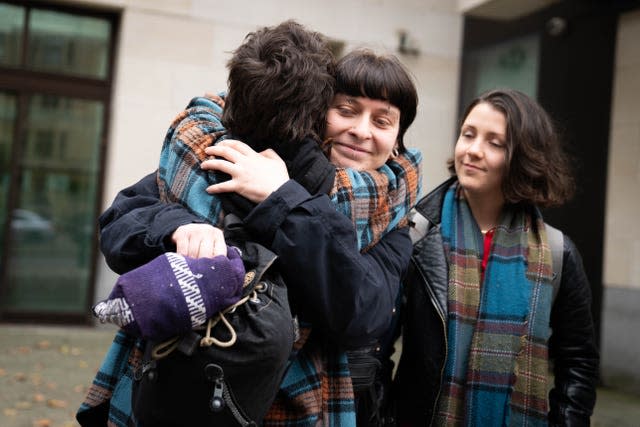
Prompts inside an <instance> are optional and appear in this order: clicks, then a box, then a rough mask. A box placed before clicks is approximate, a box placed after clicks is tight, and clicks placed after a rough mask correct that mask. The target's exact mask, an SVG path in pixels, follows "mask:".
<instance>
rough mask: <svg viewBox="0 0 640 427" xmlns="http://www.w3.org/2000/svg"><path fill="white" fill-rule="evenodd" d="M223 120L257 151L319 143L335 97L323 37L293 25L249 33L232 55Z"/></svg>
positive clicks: (332, 63) (330, 59)
mask: <svg viewBox="0 0 640 427" xmlns="http://www.w3.org/2000/svg"><path fill="white" fill-rule="evenodd" d="M227 66H228V68H229V78H228V89H229V92H228V95H227V98H226V102H225V109H224V113H223V115H222V122H223V124H224V125H225V127H226V128H227V129H229V130H230V131H231V134H232V135H233V136H234V137H238V138H240V139H243V140H245V141H246V142H247V143H249V144H250V145H252V146H253V148H254V149H256V150H260V149H263V148H266V147H267V146H272V147H273V146H276V145H278V144H280V143H289V142H296V141H300V140H302V139H304V138H306V137H311V138H314V139H317V140H320V138H321V136H322V135H323V134H324V130H325V127H326V113H327V110H328V108H329V105H330V103H331V100H332V99H333V95H334V86H335V59H334V57H333V54H332V53H331V50H330V49H329V47H328V44H327V41H326V40H325V38H324V37H323V36H322V35H321V34H320V33H317V32H313V31H310V30H308V29H306V28H305V27H304V26H302V25H300V24H298V23H296V22H295V21H292V20H288V21H285V22H283V23H281V24H279V25H277V26H274V27H264V28H261V29H259V30H257V31H255V32H252V33H249V34H248V35H247V37H246V38H245V41H244V43H243V44H242V45H241V46H240V47H239V48H238V49H236V50H235V51H234V54H233V56H232V58H231V59H230V60H229V63H228V64H227Z"/></svg>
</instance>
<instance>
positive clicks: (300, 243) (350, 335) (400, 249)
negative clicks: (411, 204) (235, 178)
mask: <svg viewBox="0 0 640 427" xmlns="http://www.w3.org/2000/svg"><path fill="white" fill-rule="evenodd" d="M245 223H246V225H247V229H248V230H249V231H250V232H251V234H252V235H253V236H255V237H257V238H258V241H259V242H260V243H262V244H264V245H265V246H267V247H270V248H271V250H273V251H274V252H275V253H276V254H277V255H278V256H279V260H278V262H279V265H280V267H281V268H280V271H281V272H282V275H283V277H284V279H285V282H286V283H287V286H288V289H289V292H290V294H291V295H292V300H293V301H295V302H296V304H297V305H296V306H294V310H296V311H298V312H301V313H304V314H305V319H304V320H308V321H310V322H311V323H312V324H313V326H314V328H321V329H323V330H324V331H325V332H326V335H327V336H329V337H331V339H333V340H335V341H336V342H338V343H339V344H341V345H343V346H345V347H359V346H364V345H370V344H372V343H373V342H375V340H376V339H378V338H380V337H381V335H382V334H383V333H384V332H386V330H387V329H388V327H389V325H390V324H391V320H392V317H393V316H394V306H395V301H396V297H397V295H398V289H399V286H400V278H401V276H402V274H403V273H404V270H405V269H406V267H407V266H408V263H409V257H410V255H411V248H412V246H411V241H410V239H409V234H408V231H407V230H406V229H398V230H395V231H392V232H390V233H387V234H386V235H385V236H384V237H383V238H382V239H381V240H380V241H379V242H378V243H377V244H376V245H375V246H373V247H372V248H371V249H369V250H368V251H366V252H364V253H360V251H359V250H358V245H357V240H356V236H355V231H354V227H353V224H352V222H351V221H350V220H349V219H348V218H346V217H345V216H344V215H343V214H341V213H338V212H337V211H336V210H335V207H334V205H333V204H332V203H331V202H330V200H329V198H328V197H327V196H326V195H316V196H312V195H310V194H309V193H308V192H307V191H306V190H305V189H304V188H303V187H301V186H300V185H299V184H297V183H296V182H295V181H292V180H290V181H288V182H287V183H285V184H284V185H283V186H282V187H280V188H279V189H278V190H277V191H276V192H274V193H272V194H271V195H270V196H269V197H268V198H267V199H266V200H264V201H263V202H262V203H260V204H258V205H257V206H256V208H254V210H253V211H252V212H251V213H250V214H249V215H248V216H247V217H246V218H245Z"/></svg>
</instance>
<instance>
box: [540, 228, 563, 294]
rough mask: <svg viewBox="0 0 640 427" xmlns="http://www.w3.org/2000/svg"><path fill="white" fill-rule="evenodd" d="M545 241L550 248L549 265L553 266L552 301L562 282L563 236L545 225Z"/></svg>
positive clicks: (558, 231) (555, 229)
mask: <svg viewBox="0 0 640 427" xmlns="http://www.w3.org/2000/svg"><path fill="white" fill-rule="evenodd" d="M544 225H545V226H546V228H547V239H548V240H549V247H550V248H551V265H552V266H553V279H552V281H551V284H552V285H553V300H555V299H556V295H557V294H558V290H559V289H560V281H561V280H562V258H563V256H564V235H563V234H562V231H560V230H558V229H557V228H554V227H552V226H550V225H549V224H547V223H546V222H545V223H544ZM553 300H552V301H553Z"/></svg>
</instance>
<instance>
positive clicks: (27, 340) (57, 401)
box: [0, 324, 640, 427]
mask: <svg viewBox="0 0 640 427" xmlns="http://www.w3.org/2000/svg"><path fill="white" fill-rule="evenodd" d="M113 332H114V329H112V328H104V327H98V328H78V327H51V326H32V325H8V324H0V426H2V427H72V426H76V425H77V424H76V422H75V419H74V414H75V411H76V409H77V408H78V405H79V404H80V402H81V401H82V399H83V397H84V393H85V392H86V389H87V386H88V384H89V383H90V382H91V380H92V379H93V375H94V373H95V371H96V369H97V368H98V365H99V364H100V362H101V360H102V357H103V355H104V352H105V350H106V349H107V347H108V346H109V344H110V343H111V338H112V336H113ZM592 421H593V423H592V424H593V425H594V426H601V427H614V426H615V427H624V426H640V396H636V395H632V394H629V393H622V392H620V391H616V390H614V389H606V388H601V389H599V391H598V402H597V404H596V410H595V415H594V417H593V420H592Z"/></svg>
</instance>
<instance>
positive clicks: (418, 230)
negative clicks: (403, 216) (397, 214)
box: [409, 208, 430, 245]
mask: <svg viewBox="0 0 640 427" xmlns="http://www.w3.org/2000/svg"><path fill="white" fill-rule="evenodd" d="M429 224H430V222H429V220H428V219H427V217H426V216H424V215H422V214H421V213H420V212H418V211H417V210H416V209H415V208H414V209H411V211H410V212H409V236H410V237H411V243H413V244H414V245H415V243H416V242H417V241H418V240H420V239H422V238H423V237H424V236H426V235H427V230H429Z"/></svg>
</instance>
